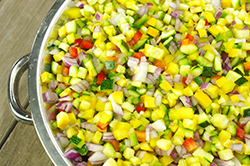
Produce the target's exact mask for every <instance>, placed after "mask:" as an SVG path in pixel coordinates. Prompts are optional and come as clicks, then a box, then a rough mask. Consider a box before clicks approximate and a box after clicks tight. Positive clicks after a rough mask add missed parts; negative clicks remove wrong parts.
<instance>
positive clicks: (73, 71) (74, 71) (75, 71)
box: [69, 65, 79, 77]
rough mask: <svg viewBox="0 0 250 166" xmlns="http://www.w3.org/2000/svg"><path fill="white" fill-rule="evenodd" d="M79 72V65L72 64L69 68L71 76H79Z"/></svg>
mask: <svg viewBox="0 0 250 166" xmlns="http://www.w3.org/2000/svg"><path fill="white" fill-rule="evenodd" d="M78 72H79V68H78V67H77V66H73V65H72V66H70V68H69V76H71V77H77V75H78Z"/></svg>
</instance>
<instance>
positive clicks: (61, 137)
mask: <svg viewBox="0 0 250 166" xmlns="http://www.w3.org/2000/svg"><path fill="white" fill-rule="evenodd" d="M55 138H56V140H57V142H58V144H59V145H60V146H61V147H62V148H66V147H67V146H68V145H69V139H68V138H67V136H66V134H64V133H60V132H58V133H56V136H55Z"/></svg>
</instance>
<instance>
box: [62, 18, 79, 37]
mask: <svg viewBox="0 0 250 166" xmlns="http://www.w3.org/2000/svg"><path fill="white" fill-rule="evenodd" d="M65 26H66V32H67V34H70V33H76V31H77V23H76V20H72V21H69V22H67V23H66V24H65Z"/></svg>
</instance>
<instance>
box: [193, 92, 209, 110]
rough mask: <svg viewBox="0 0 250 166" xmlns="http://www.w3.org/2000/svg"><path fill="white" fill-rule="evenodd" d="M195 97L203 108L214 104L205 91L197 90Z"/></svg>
mask: <svg viewBox="0 0 250 166" xmlns="http://www.w3.org/2000/svg"><path fill="white" fill-rule="evenodd" d="M194 97H195V99H196V100H197V101H198V103H199V104H200V105H201V106H202V107H203V108H207V107H209V106H210V105H211V104H212V100H211V99H210V98H209V97H208V96H207V95H206V94H205V93H204V92H203V91H197V92H196V93H195V94H194Z"/></svg>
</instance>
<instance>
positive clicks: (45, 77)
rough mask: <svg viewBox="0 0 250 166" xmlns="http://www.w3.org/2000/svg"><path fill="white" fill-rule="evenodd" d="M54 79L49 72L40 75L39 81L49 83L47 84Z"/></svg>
mask: <svg viewBox="0 0 250 166" xmlns="http://www.w3.org/2000/svg"><path fill="white" fill-rule="evenodd" d="M53 79H54V75H53V74H51V73H49V72H46V71H45V72H43V73H42V74H41V81H42V82H43V83H49V82H51V81H52V80H53Z"/></svg>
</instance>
